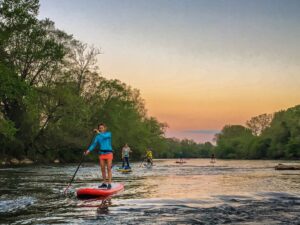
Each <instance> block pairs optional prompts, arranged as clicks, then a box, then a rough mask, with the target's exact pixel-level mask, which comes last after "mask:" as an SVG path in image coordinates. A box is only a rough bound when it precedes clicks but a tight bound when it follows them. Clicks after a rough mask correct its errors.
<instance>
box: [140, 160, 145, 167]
mask: <svg viewBox="0 0 300 225" xmlns="http://www.w3.org/2000/svg"><path fill="white" fill-rule="evenodd" d="M145 159H146V158H144V160H143V162H142V163H141V165H140V167H141V166H142V165H143V163H144V162H145Z"/></svg>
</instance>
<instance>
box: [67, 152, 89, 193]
mask: <svg viewBox="0 0 300 225" xmlns="http://www.w3.org/2000/svg"><path fill="white" fill-rule="evenodd" d="M84 156H85V155H84V154H82V157H81V160H80V163H79V165H78V166H77V169H76V171H75V173H74V175H73V177H72V179H71V181H70V182H69V185H68V187H67V188H66V189H65V191H64V193H66V192H67V190H68V189H69V187H70V186H71V184H72V182H73V180H74V178H75V176H76V174H77V171H78V170H79V167H80V166H81V164H82V162H83V159H84Z"/></svg>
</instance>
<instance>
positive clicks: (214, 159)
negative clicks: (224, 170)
mask: <svg viewBox="0 0 300 225" xmlns="http://www.w3.org/2000/svg"><path fill="white" fill-rule="evenodd" d="M210 163H212V164H214V163H216V157H215V154H214V153H212V154H211V157H210Z"/></svg>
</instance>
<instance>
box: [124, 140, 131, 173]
mask: <svg viewBox="0 0 300 225" xmlns="http://www.w3.org/2000/svg"><path fill="white" fill-rule="evenodd" d="M130 152H132V151H131V149H130V148H129V146H128V144H127V143H126V144H125V145H124V147H123V148H122V161H123V164H122V168H124V169H130V165H129V153H130ZM125 162H126V164H127V166H126V167H125Z"/></svg>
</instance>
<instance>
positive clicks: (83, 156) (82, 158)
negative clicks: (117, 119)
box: [64, 137, 94, 194]
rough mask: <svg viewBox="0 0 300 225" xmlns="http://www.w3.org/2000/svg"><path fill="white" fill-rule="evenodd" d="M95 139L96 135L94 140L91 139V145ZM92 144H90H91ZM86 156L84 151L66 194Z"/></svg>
mask: <svg viewBox="0 0 300 225" xmlns="http://www.w3.org/2000/svg"><path fill="white" fill-rule="evenodd" d="M93 140H94V137H93V138H92V140H91V142H90V145H91V144H92V142H93ZM90 145H89V146H90ZM84 158H85V154H84V153H83V154H82V157H81V160H80V163H79V165H78V166H77V169H76V171H75V173H74V175H73V177H72V179H71V181H70V182H69V184H68V186H67V188H66V189H65V191H64V193H65V194H66V192H67V190H68V189H69V187H70V186H71V184H72V182H73V180H74V178H75V176H76V174H77V171H78V170H79V167H80V166H81V164H82V162H83V160H84Z"/></svg>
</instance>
